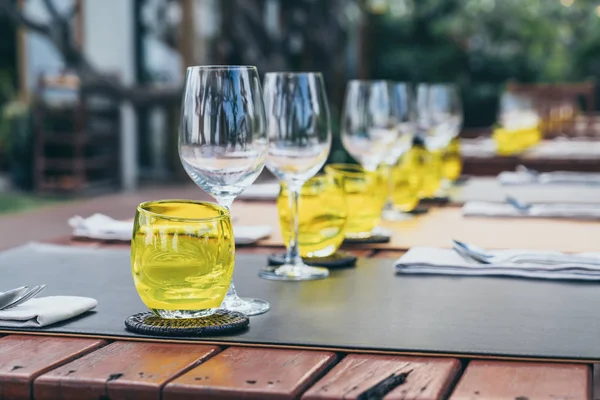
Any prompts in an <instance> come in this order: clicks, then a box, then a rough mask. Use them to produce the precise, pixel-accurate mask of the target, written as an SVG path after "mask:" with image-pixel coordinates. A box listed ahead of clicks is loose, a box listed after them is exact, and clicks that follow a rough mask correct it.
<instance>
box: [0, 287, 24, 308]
mask: <svg viewBox="0 0 600 400" xmlns="http://www.w3.org/2000/svg"><path fill="white" fill-rule="evenodd" d="M27 289H28V287H27V286H21V287H18V288H15V289H11V290H8V291H6V292H4V293H0V310H1V309H2V308H4V307H5V306H7V305H9V304H11V303H12V302H14V301H15V300H18V299H20V298H21V297H23V295H24V294H25V293H27Z"/></svg>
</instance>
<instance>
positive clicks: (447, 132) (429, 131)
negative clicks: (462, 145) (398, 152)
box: [417, 83, 463, 151]
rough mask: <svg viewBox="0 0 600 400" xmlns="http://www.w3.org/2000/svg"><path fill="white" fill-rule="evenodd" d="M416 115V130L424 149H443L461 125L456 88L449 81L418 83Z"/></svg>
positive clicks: (458, 97)
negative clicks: (420, 136) (443, 82)
mask: <svg viewBox="0 0 600 400" xmlns="http://www.w3.org/2000/svg"><path fill="white" fill-rule="evenodd" d="M417 115H418V118H417V120H418V124H417V126H418V129H419V133H420V134H421V135H422V137H423V139H424V141H425V146H426V147H427V149H429V150H431V151H437V150H442V149H444V148H445V147H447V146H448V145H449V144H450V142H451V141H452V139H454V138H455V137H457V136H458V134H459V133H460V129H461V127H462V118H463V117H462V105H461V101H460V95H459V93H458V89H457V88H456V87H455V86H454V85H451V84H424V83H422V84H419V85H418V87H417Z"/></svg>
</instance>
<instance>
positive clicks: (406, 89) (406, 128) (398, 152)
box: [383, 82, 416, 221]
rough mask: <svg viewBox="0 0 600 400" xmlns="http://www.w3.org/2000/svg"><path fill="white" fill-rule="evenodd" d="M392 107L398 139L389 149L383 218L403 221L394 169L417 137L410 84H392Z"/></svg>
mask: <svg viewBox="0 0 600 400" xmlns="http://www.w3.org/2000/svg"><path fill="white" fill-rule="evenodd" d="M392 95H393V97H392V100H393V102H392V105H393V112H394V116H395V120H396V129H397V132H398V133H397V137H396V140H395V141H394V142H393V143H392V144H391V146H390V147H389V149H388V151H387V153H386V155H385V158H384V164H385V165H386V168H387V172H388V186H389V187H388V200H387V203H386V205H385V207H384V209H383V218H384V219H387V220H391V221H397V220H403V219H406V218H408V215H407V214H406V213H404V212H402V211H400V210H398V208H397V207H396V206H395V205H394V200H393V198H392V197H393V196H392V194H393V191H394V190H395V187H396V182H395V180H394V174H393V171H394V168H395V167H396V164H397V163H398V160H399V159H400V157H401V156H402V155H404V154H405V153H406V152H407V151H408V150H409V149H410V148H411V146H412V141H413V137H414V135H415V129H416V128H415V104H414V102H415V98H414V93H413V91H412V88H411V86H410V84H408V83H404V82H397V83H394V84H392Z"/></svg>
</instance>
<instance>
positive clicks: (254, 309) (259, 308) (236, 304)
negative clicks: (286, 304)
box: [221, 296, 271, 316]
mask: <svg viewBox="0 0 600 400" xmlns="http://www.w3.org/2000/svg"><path fill="white" fill-rule="evenodd" d="M221 308H224V309H226V310H229V311H237V312H240V313H242V314H245V315H248V316H251V315H260V314H264V313H266V312H267V311H269V309H270V308H271V305H270V304H269V302H268V301H264V300H258V299H250V298H242V297H238V296H228V297H226V298H225V300H223V303H222V304H221Z"/></svg>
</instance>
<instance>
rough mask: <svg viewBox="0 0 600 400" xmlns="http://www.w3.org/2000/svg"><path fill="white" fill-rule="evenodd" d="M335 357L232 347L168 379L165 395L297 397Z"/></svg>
mask: <svg viewBox="0 0 600 400" xmlns="http://www.w3.org/2000/svg"><path fill="white" fill-rule="evenodd" d="M336 359H337V356H336V355H335V354H334V353H331V352H325V351H303V350H281V349H258V348H241V347H230V348H228V349H226V350H224V351H223V352H221V353H220V354H218V355H217V356H216V357H213V358H212V359H210V360H208V361H207V362H205V363H203V364H201V365H199V366H198V367H196V368H194V369H192V370H191V371H189V372H187V373H185V374H183V375H182V376H180V377H179V378H177V379H175V380H174V381H172V382H170V383H168V384H167V385H166V386H165V388H164V390H163V399H164V400H180V399H191V398H202V399H223V398H242V397H243V398H244V399H295V398H297V397H298V396H299V395H300V394H301V393H302V392H303V391H304V390H305V389H306V388H307V387H309V386H310V385H311V384H312V383H313V382H314V381H316V380H317V379H318V378H320V376H321V374H323V373H324V372H325V370H326V369H327V368H328V367H329V366H330V365H332V364H333V363H334V362H335V360H336Z"/></svg>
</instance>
